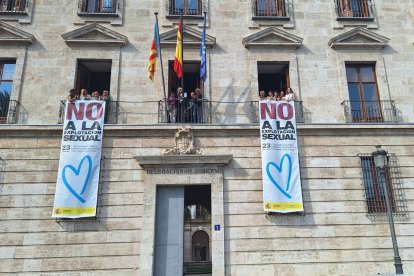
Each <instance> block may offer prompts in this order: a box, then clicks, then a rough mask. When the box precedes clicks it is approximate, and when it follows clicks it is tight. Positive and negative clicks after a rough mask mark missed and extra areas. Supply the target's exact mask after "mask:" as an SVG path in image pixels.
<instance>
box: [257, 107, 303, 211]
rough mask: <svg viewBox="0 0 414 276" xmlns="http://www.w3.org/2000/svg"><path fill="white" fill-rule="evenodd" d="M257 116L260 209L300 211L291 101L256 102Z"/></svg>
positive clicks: (296, 154) (296, 150) (297, 161)
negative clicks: (260, 178) (260, 154)
mask: <svg viewBox="0 0 414 276" xmlns="http://www.w3.org/2000/svg"><path fill="white" fill-rule="evenodd" d="M259 116H260V135H261V148H262V174H263V203H264V204H263V205H264V210H265V211H268V212H278V213H288V212H300V211H303V201H302V188H301V183H300V171H299V156H298V144H297V136H296V118H295V106H294V102H293V101H290V102H276V101H260V102H259Z"/></svg>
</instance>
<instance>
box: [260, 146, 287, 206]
mask: <svg viewBox="0 0 414 276" xmlns="http://www.w3.org/2000/svg"><path fill="white" fill-rule="evenodd" d="M285 158H287V160H288V161H289V174H288V178H287V182H286V187H285V189H283V188H282V186H281V185H280V184H279V183H277V181H276V180H275V179H274V178H273V176H272V173H271V172H270V166H273V167H275V168H276V170H277V171H278V172H279V173H282V168H283V161H285ZM266 173H267V176H268V177H269V179H270V181H272V183H273V185H275V187H276V188H277V189H278V190H279V191H280V192H281V193H282V194H283V195H284V196H286V197H287V198H292V196H291V195H290V194H289V193H288V192H287V191H288V190H289V188H290V178H291V177H292V158H291V157H290V155H289V154H285V155H283V156H282V159H280V163H279V166H278V165H276V164H275V163H274V162H269V163H267V165H266Z"/></svg>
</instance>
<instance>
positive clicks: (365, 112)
mask: <svg viewBox="0 0 414 276" xmlns="http://www.w3.org/2000/svg"><path fill="white" fill-rule="evenodd" d="M367 66H370V67H371V68H372V74H373V81H364V80H363V76H362V74H361V68H363V67H367ZM375 67H376V64H375V62H373V63H353V62H346V63H345V72H346V81H347V87H348V97H349V102H350V108H351V117H352V121H353V122H384V114H383V111H382V107H381V100H380V96H379V91H378V81H377V75H376V70H375ZM348 68H355V69H356V72H357V81H350V80H349V78H350V77H349V76H348V73H347V71H348ZM350 84H354V85H355V84H356V85H357V86H358V95H359V99H360V101H359V106H360V109H359V111H360V112H361V113H362V114H357V116H355V115H354V114H355V112H354V111H353V107H352V105H353V103H357V102H356V101H352V100H351V90H350V87H351V85H350ZM365 84H373V87H374V94H375V98H376V99H377V100H376V101H367V100H366V99H365V93H364V91H365V90H364V85H365ZM369 103H374V104H375V103H376V106H375V109H376V110H379V112H376V113H375V115H378V116H373V117H371V116H370V114H369V110H370V109H369V107H367V106H368V104H369Z"/></svg>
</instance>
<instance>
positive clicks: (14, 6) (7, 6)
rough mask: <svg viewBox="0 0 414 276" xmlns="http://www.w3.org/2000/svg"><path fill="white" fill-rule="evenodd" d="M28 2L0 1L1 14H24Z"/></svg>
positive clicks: (24, 0) (18, 0)
mask: <svg viewBox="0 0 414 276" xmlns="http://www.w3.org/2000/svg"><path fill="white" fill-rule="evenodd" d="M27 4H28V2H26V0H0V12H3V13H22V12H24V11H25V9H26V5H27Z"/></svg>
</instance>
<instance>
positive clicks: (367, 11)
mask: <svg viewBox="0 0 414 276" xmlns="http://www.w3.org/2000/svg"><path fill="white" fill-rule="evenodd" d="M335 4H336V12H337V15H338V18H347V19H355V18H356V19H358V18H359V19H364V18H368V19H369V18H372V12H371V5H372V4H371V0H335Z"/></svg>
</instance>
